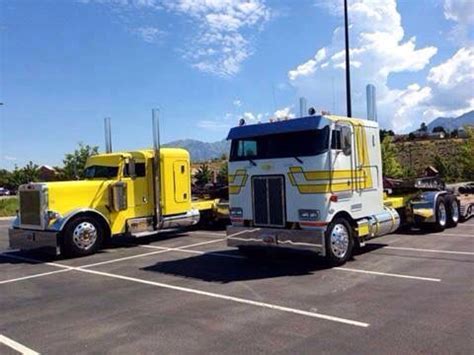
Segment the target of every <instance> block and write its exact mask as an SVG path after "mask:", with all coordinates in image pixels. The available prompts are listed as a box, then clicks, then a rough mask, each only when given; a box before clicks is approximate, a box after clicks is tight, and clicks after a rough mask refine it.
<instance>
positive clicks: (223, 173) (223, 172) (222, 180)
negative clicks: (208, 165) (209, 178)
mask: <svg viewBox="0 0 474 355" xmlns="http://www.w3.org/2000/svg"><path fill="white" fill-rule="evenodd" d="M228 173H229V171H228V167H227V163H224V164H222V166H221V168H220V170H219V172H218V173H217V177H216V179H217V183H218V184H220V185H227V182H228V175H229V174H228Z"/></svg>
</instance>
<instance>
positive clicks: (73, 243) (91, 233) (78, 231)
mask: <svg viewBox="0 0 474 355" xmlns="http://www.w3.org/2000/svg"><path fill="white" fill-rule="evenodd" d="M62 238H63V247H64V249H63V251H64V254H65V255H66V256H69V257H75V256H86V255H91V254H94V253H95V252H97V250H99V249H100V247H101V246H102V242H103V240H104V231H103V229H102V226H101V225H100V223H99V222H98V221H97V220H96V219H95V218H92V217H77V218H74V219H73V220H72V221H70V222H68V224H67V225H66V227H65V228H64V231H63V235H62Z"/></svg>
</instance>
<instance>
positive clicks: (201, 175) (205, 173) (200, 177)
mask: <svg viewBox="0 0 474 355" xmlns="http://www.w3.org/2000/svg"><path fill="white" fill-rule="evenodd" d="M211 175H212V174H211V170H210V169H209V166H208V165H207V164H205V163H203V164H201V166H200V167H199V169H198V171H196V173H195V174H194V178H195V179H196V185H198V186H204V185H206V184H207V183H209V181H211Z"/></svg>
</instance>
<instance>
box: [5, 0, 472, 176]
mask: <svg viewBox="0 0 474 355" xmlns="http://www.w3.org/2000/svg"><path fill="white" fill-rule="evenodd" d="M340 3H342V0H341V1H340ZM349 3H350V10H351V16H350V17H351V23H352V24H353V26H352V28H351V42H352V46H353V48H354V53H353V54H352V56H353V58H352V59H353V62H352V65H353V96H354V103H353V105H354V110H355V113H356V115H358V116H364V115H365V97H364V88H365V85H366V84H367V83H374V84H375V85H376V87H377V91H378V105H379V112H378V114H379V121H380V122H381V125H382V126H384V127H387V128H395V129H396V130H399V131H407V130H410V129H412V128H414V127H416V126H418V125H419V124H420V122H421V121H429V120H430V119H432V118H434V117H437V116H439V115H451V116H452V115H458V114H461V113H463V112H466V111H468V110H471V109H473V107H474V98H473V94H472V86H473V79H474V78H473V75H474V74H473V73H474V68H473V66H472V65H473V64H472V63H473V62H474V50H473V45H472V39H473V35H472V32H473V31H472V26H473V22H474V20H473V15H471V14H472V13H474V9H473V6H474V5H473V2H472V0H457V1H454V0H431V1H428V0H416V1H413V0H399V1H395V0H349ZM471 10H472V11H471ZM341 24H342V17H341V6H340V4H339V2H337V1H332V0H331V1H330V0H298V1H295V0H293V1H292V0H278V1H263V0H175V1H171V0H160V1H159V0H15V1H13V0H0V65H1V66H0V102H4V106H0V119H1V123H0V124H1V126H0V130H1V132H0V167H2V168H9V169H11V168H13V167H14V166H15V165H19V166H22V165H24V164H25V163H26V162H28V161H29V160H32V161H34V162H36V163H38V164H50V165H58V164H60V163H61V160H62V157H63V155H64V153H66V152H69V151H72V150H73V149H74V147H75V146H76V145H77V143H78V142H80V141H82V142H84V143H87V144H92V145H99V146H100V147H101V149H102V148H103V118H104V117H107V116H109V117H112V125H113V143H114V149H135V148H139V147H147V146H150V145H151V142H152V139H151V129H150V127H151V109H152V108H153V107H159V108H160V109H161V133H162V140H163V141H164V142H168V141H171V140H175V139H184V138H194V139H200V140H204V141H215V140H220V139H223V138H224V137H225V135H226V133H227V130H228V128H229V127H230V126H232V125H234V124H235V123H236V122H237V121H238V119H239V118H240V117H246V119H247V120H248V121H250V122H256V121H266V120H268V119H269V118H270V117H284V116H289V117H292V116H293V115H294V114H296V113H297V112H298V106H297V101H298V97H300V96H305V97H307V98H308V102H309V104H310V105H313V106H315V107H316V108H318V109H328V110H330V111H331V112H334V113H336V114H344V113H345V106H344V87H343V85H344V82H343V78H344V77H343V75H344V71H343V63H342V62H341V60H340V53H341V52H340V51H341V49H342V45H343V43H342V41H341V31H340V29H339V30H338V29H337V28H338V27H340V26H341Z"/></svg>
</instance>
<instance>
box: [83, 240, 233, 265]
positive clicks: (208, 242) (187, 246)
mask: <svg viewBox="0 0 474 355" xmlns="http://www.w3.org/2000/svg"><path fill="white" fill-rule="evenodd" d="M224 240H225V239H214V240H207V241H205V242H200V243H195V244H190V245H185V246H182V247H178V248H175V249H176V250H181V249H184V248H192V247H197V246H200V245H206V244H211V243H218V242H221V241H224ZM142 247H144V245H142ZM169 249H171V248H169ZM170 251H171V250H168V248H167V249H162V250H159V251H152V252H149V253H143V254H138V255H131V256H125V257H123V258H118V259H112V260H106V261H101V262H98V263H93V264H87V265H82V266H79V268H89V267H94V266H100V265H106V264H112V263H116V262H119V261H125V260H131V259H137V258H143V257H146V256H150V255H156V254H162V253H167V252H170Z"/></svg>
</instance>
